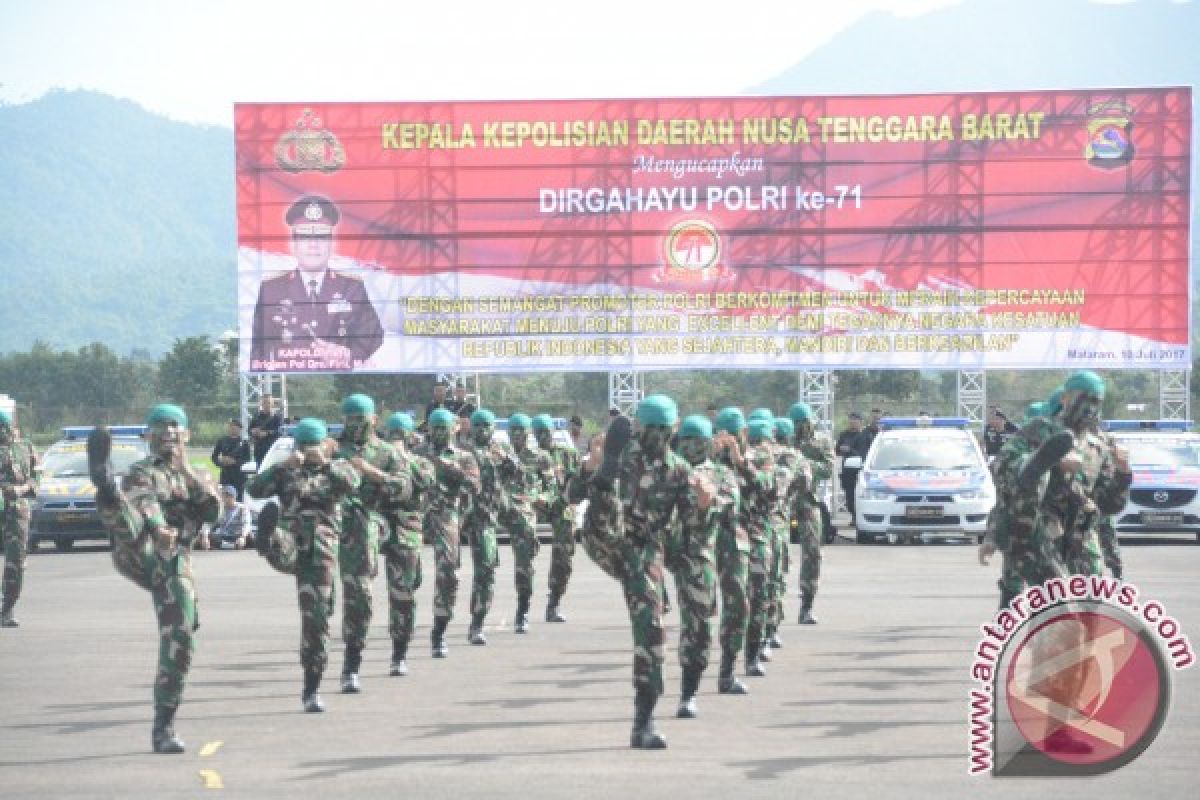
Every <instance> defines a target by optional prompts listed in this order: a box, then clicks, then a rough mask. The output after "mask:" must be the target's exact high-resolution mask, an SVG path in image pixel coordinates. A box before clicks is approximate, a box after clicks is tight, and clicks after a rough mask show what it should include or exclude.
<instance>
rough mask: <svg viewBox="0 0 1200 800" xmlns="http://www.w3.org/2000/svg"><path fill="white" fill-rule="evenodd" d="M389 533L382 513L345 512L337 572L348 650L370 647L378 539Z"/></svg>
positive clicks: (344, 640)
mask: <svg viewBox="0 0 1200 800" xmlns="http://www.w3.org/2000/svg"><path fill="white" fill-rule="evenodd" d="M386 533H387V521H386V520H385V519H384V518H383V515H381V514H376V513H373V512H372V513H368V512H364V511H362V510H359V509H355V510H353V511H345V512H343V514H342V540H341V545H340V547H339V548H338V571H339V573H340V574H341V578H342V641H343V642H345V644H346V649H347V650H356V651H361V650H363V649H364V648H365V647H366V646H367V630H368V629H369V628H370V627H371V616H372V615H373V613H374V605H375V600H374V597H373V596H372V584H373V583H374V581H375V576H376V575H378V574H379V542H380V540H381V539H382V538H383V537H384V536H385V535H386Z"/></svg>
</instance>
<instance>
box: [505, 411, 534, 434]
mask: <svg viewBox="0 0 1200 800" xmlns="http://www.w3.org/2000/svg"><path fill="white" fill-rule="evenodd" d="M532 424H533V422H532V420H530V419H529V415H528V414H522V413H520V412H519V411H518V412H517V413H516V414H513V415H512V416H511V417H509V418H508V427H509V429H510V430H511V429H512V428H520V429H521V430H523V431H527V430H529V426H530V425H532Z"/></svg>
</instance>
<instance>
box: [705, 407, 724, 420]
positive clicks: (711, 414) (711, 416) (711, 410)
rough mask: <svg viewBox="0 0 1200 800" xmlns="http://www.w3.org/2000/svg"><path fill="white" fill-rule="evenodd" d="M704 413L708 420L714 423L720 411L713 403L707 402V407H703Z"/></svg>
mask: <svg viewBox="0 0 1200 800" xmlns="http://www.w3.org/2000/svg"><path fill="white" fill-rule="evenodd" d="M704 413H705V414H707V415H708V421H709V422H712V423H715V422H716V421H717V415H718V414H720V413H721V409H720V408H718V407H717V405H716V404H715V403H709V404H708V408H706V409H704Z"/></svg>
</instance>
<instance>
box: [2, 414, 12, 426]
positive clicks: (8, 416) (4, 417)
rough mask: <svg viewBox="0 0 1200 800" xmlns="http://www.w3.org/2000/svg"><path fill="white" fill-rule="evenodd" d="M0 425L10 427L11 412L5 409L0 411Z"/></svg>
mask: <svg viewBox="0 0 1200 800" xmlns="http://www.w3.org/2000/svg"><path fill="white" fill-rule="evenodd" d="M0 425H4V426H6V427H9V428H11V427H12V414H10V413H8V412H7V411H0Z"/></svg>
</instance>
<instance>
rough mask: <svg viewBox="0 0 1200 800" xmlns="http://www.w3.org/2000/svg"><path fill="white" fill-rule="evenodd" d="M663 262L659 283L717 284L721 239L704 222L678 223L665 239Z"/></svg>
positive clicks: (658, 275)
mask: <svg viewBox="0 0 1200 800" xmlns="http://www.w3.org/2000/svg"><path fill="white" fill-rule="evenodd" d="M663 258H664V261H665V262H666V263H665V266H664V267H663V268H662V269H661V270H660V271H659V273H658V274H657V275H655V279H656V280H687V281H697V280H699V281H709V280H713V279H715V278H717V277H719V276H720V275H721V261H720V259H721V235H720V234H719V233H717V229H716V228H715V227H714V226H713V225H712V223H709V222H706V221H705V220H702V219H688V220H684V221H683V222H678V223H676V224H675V225H672V226H671V229H670V230H669V231H668V232H667V235H666V237H665V238H664V239H663Z"/></svg>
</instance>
